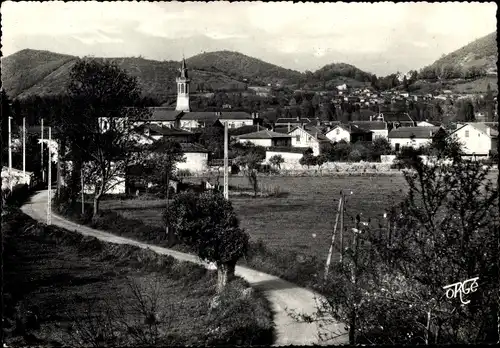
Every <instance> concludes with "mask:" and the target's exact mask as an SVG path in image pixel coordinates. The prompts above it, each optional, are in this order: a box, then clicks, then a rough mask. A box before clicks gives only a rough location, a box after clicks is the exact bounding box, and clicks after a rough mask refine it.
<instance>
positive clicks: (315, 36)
mask: <svg viewBox="0 0 500 348" xmlns="http://www.w3.org/2000/svg"><path fill="white" fill-rule="evenodd" d="M1 10H2V30H3V33H2V45H3V48H2V51H3V53H4V54H11V53H14V52H15V51H16V50H19V49H23V48H37V49H47V50H52V51H56V52H60V53H70V54H76V53H75V52H78V54H79V55H104V56H109V55H114V56H117V55H121V56H131V55H137V54H141V55H142V56H144V57H146V58H150V57H151V58H155V59H179V57H180V55H181V53H182V52H178V51H184V52H185V53H186V54H187V53H188V52H193V53H199V52H202V51H210V50H224V49H231V50H237V51H240V52H242V53H246V54H250V55H254V56H256V57H257V58H262V59H264V58H265V59H267V60H269V61H270V62H273V61H276V62H285V61H286V62H290V63H289V64H290V66H289V67H290V68H295V67H298V65H297V64H299V63H297V64H295V63H294V61H295V60H296V59H295V58H297V57H300V58H298V60H297V61H300V66H308V69H314V68H316V66H315V65H316V64H320V63H321V64H322V63H323V62H326V61H328V60H329V61H330V62H331V61H339V59H350V60H352V61H356V62H366V64H365V63H363V64H365V66H374V67H375V68H376V69H377V71H378V70H379V69H382V67H384V69H392V68H395V67H396V66H404V65H406V64H409V62H411V64H419V65H425V64H428V63H430V62H432V60H433V59H436V58H438V57H439V56H440V55H441V54H443V53H449V52H450V51H452V50H455V49H457V48H459V47H460V46H463V45H465V44H467V43H469V42H470V41H472V40H474V39H477V38H478V37H481V36H484V35H486V34H488V33H490V32H493V31H494V30H496V17H495V16H496V4H495V3H493V2H491V3H478V2H476V3H472V2H471V3H465V2H464V3H459V2H453V3H435V4H433V3H425V2H414V3H408V2H406V3H396V4H394V3H389V2H385V3H374V4H369V3H296V4H294V3H291V2H280V3H264V2H236V3H234V2H233V3H228V2H208V3H204V2H183V3H181V2H168V3H167V2H165V3H163V2H155V3H153V2H152V3H148V2H95V1H94V2H61V1H53V2H9V1H7V2H4V3H3V4H2V8H1ZM35 38H36V39H35ZM27 45H29V46H27ZM381 61H383V64H381V63H380V62H381ZM386 62H387V63H386ZM348 63H350V61H348ZM415 68H418V67H415Z"/></svg>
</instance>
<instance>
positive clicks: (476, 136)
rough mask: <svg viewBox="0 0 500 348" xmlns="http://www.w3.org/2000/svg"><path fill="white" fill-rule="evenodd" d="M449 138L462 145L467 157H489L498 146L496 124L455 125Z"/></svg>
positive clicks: (473, 123)
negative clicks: (454, 138) (453, 138)
mask: <svg viewBox="0 0 500 348" xmlns="http://www.w3.org/2000/svg"><path fill="white" fill-rule="evenodd" d="M449 136H450V137H456V139H457V140H458V141H459V142H460V143H461V144H462V151H463V152H464V154H465V155H469V156H486V157H487V156H490V155H491V153H492V152H496V149H497V144H498V123H497V122H470V123H465V124H457V129H456V130H455V131H453V132H452V133H451V134H450V135H449Z"/></svg>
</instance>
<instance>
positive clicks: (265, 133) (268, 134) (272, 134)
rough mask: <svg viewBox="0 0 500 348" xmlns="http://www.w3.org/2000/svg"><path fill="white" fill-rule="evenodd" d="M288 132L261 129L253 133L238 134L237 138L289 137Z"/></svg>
mask: <svg viewBox="0 0 500 348" xmlns="http://www.w3.org/2000/svg"><path fill="white" fill-rule="evenodd" d="M290 137H291V136H290V135H288V134H283V133H277V132H273V131H270V130H267V129H265V130H261V131H258V132H254V133H249V134H243V135H240V136H238V139H273V138H290Z"/></svg>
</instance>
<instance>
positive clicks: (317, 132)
mask: <svg viewBox="0 0 500 348" xmlns="http://www.w3.org/2000/svg"><path fill="white" fill-rule="evenodd" d="M297 128H300V129H302V130H304V131H305V132H306V133H307V134H309V135H311V136H312V137H313V138H316V137H317V139H318V141H321V142H330V139H328V138H327V137H326V136H325V135H324V134H323V132H322V130H321V129H320V128H317V127H295V128H293V129H292V130H291V131H290V133H292V132H293V131H294V130H296V129H297ZM290 133H289V134H290Z"/></svg>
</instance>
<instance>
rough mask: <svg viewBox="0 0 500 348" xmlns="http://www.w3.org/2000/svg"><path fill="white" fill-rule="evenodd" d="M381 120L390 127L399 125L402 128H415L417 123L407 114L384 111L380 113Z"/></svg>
mask: <svg viewBox="0 0 500 348" xmlns="http://www.w3.org/2000/svg"><path fill="white" fill-rule="evenodd" d="M380 116H381V119H382V121H384V122H387V123H388V125H389V126H395V125H399V126H401V127H415V126H416V124H415V121H414V120H413V119H412V118H411V116H410V115H409V114H408V113H407V112H401V111H384V112H381V113H380Z"/></svg>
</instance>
